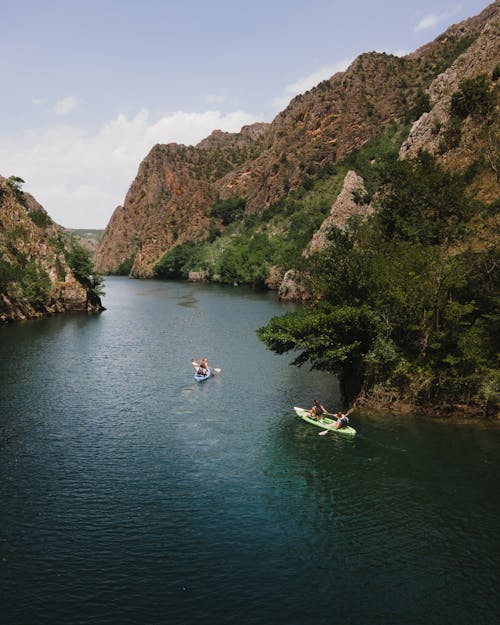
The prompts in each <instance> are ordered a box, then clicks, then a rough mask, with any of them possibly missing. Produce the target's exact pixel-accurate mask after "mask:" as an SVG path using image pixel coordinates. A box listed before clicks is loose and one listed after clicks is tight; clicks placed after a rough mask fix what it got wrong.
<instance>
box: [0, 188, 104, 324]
mask: <svg viewBox="0 0 500 625" xmlns="http://www.w3.org/2000/svg"><path fill="white" fill-rule="evenodd" d="M22 182H23V181H22V180H21V179H20V178H16V177H10V178H8V179H6V178H3V177H1V176H0V322H6V321H15V320H21V319H32V318H36V317H42V316H46V315H51V314H54V313H59V312H70V311H89V312H97V311H100V310H103V308H102V305H101V303H100V299H99V297H98V296H96V297H93V298H92V297H91V298H89V290H88V289H87V288H86V287H85V286H84V285H83V284H82V283H81V282H80V281H79V280H77V279H76V277H75V274H74V272H73V271H72V270H71V269H70V267H69V265H68V261H67V254H66V253H65V252H67V251H68V249H67V235H66V233H65V231H64V229H63V228H61V227H60V226H58V225H57V224H55V223H54V222H53V221H52V220H51V218H50V217H49V215H48V214H47V213H46V211H45V210H44V208H43V207H42V206H41V205H40V204H39V203H38V202H37V201H36V200H35V199H34V198H33V197H32V196H31V195H30V194H28V193H25V192H23V191H22V190H21V184H22Z"/></svg>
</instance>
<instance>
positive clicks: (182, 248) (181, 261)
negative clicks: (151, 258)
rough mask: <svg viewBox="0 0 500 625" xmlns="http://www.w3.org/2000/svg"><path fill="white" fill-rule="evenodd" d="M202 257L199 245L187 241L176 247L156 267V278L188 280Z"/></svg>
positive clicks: (154, 270) (154, 271)
mask: <svg viewBox="0 0 500 625" xmlns="http://www.w3.org/2000/svg"><path fill="white" fill-rule="evenodd" d="M199 257H200V249H199V244H197V243H195V242H194V241H186V242H185V243H181V244H180V245H176V246H175V247H173V248H172V249H171V250H169V251H168V252H167V253H166V254H164V255H163V257H162V258H161V260H160V261H159V262H158V263H157V264H156V265H155V267H154V269H153V274H154V276H155V277H156V278H165V279H167V278H183V279H185V278H187V277H188V275H189V272H190V271H191V270H193V269H194V268H195V266H196V262H197V260H198V259H199Z"/></svg>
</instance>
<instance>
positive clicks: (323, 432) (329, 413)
mask: <svg viewBox="0 0 500 625" xmlns="http://www.w3.org/2000/svg"><path fill="white" fill-rule="evenodd" d="M353 410H354V408H349V410H348V411H347V412H346V413H345V415H344V416H345V417H347V416H348V415H350V414H351V412H352V411H353ZM326 414H328V415H330V416H331V417H335V418H336V419H337V420H338V417H337V416H336V415H334V414H332V413H331V412H327V413H326ZM332 429H333V428H328V429H327V430H323V431H322V432H320V433H319V434H318V436H324V435H325V434H328V432H330V430H332Z"/></svg>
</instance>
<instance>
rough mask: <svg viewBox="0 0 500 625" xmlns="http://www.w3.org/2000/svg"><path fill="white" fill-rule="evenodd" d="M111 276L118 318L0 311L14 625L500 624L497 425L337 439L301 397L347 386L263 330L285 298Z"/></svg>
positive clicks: (7, 583)
mask: <svg viewBox="0 0 500 625" xmlns="http://www.w3.org/2000/svg"><path fill="white" fill-rule="evenodd" d="M106 292H107V294H108V295H107V297H106V302H105V305H106V307H107V309H108V310H107V311H106V312H105V313H104V314H102V315H100V316H92V317H87V316H84V315H81V316H78V315H77V316H71V317H58V318H54V319H47V320H43V321H40V322H34V323H28V324H19V325H15V326H9V327H2V328H0V344H1V346H2V354H3V355H4V357H3V358H2V359H1V361H0V488H1V492H0V497H1V502H2V505H1V506H0V528H1V529H0V567H1V569H0V572H1V579H2V581H1V582H0V589H1V598H2V604H1V605H2V623H6V624H7V625H13V624H16V625H17V624H20V623H23V624H24V623H36V624H37V625H40V624H44V623H47V624H49V623H50V624H51V625H58V624H59V623H60V624H64V625H67V624H68V623H71V624H75V623H89V624H90V623H92V624H93V625H94V624H96V623H97V624H103V625H106V624H116V625H122V624H126V623H141V624H142V623H163V622H168V623H169V624H181V623H182V624H183V625H185V624H191V623H193V624H194V623H199V622H204V623H214V624H217V625H219V624H225V623H227V624H229V623H235V622H237V623H242V624H247V623H249V624H250V623H259V624H262V623H273V624H275V623H278V624H281V623H283V624H287V625H289V624H295V623H297V624H302V623H307V624H309V623H314V624H315V625H316V624H322V623H325V624H329V625H330V624H331V623H337V622H338V623H342V624H345V623H351V624H353V625H354V624H360V623H370V624H377V623H384V624H385V623H388V624H391V623H393V624H398V625H399V624H401V623H405V624H406V623H422V624H423V623H425V624H435V625H440V624H441V623H452V622H453V623H454V624H458V625H460V624H464V625H465V624H469V623H479V624H484V625H486V624H487V625H490V624H491V623H493V622H494V618H495V615H496V614H498V611H499V607H500V605H499V591H498V588H499V584H498V582H499V579H498V570H497V566H496V565H497V562H496V560H497V555H498V552H499V549H498V548H499V539H498V532H497V521H498V514H499V512H500V510H499V507H500V506H499V503H498V497H497V477H496V476H497V475H498V468H499V458H498V443H499V437H500V434H499V430H498V428H496V427H493V426H491V425H489V426H484V425H481V426H480V427H477V428H475V427H471V426H470V424H460V423H455V422H450V421H445V420H432V421H429V420H425V419H418V418H414V419H411V418H408V417H405V418H395V417H382V416H380V415H377V416H376V417H375V416H374V415H370V414H363V415H355V416H354V418H353V425H354V426H355V427H356V429H357V430H358V436H357V437H356V438H354V439H346V438H343V437H341V436H335V435H333V434H332V435H328V436H318V430H317V428H316V427H313V426H309V425H308V424H306V423H304V422H303V421H301V420H299V419H297V418H296V417H295V415H294V412H293V406H294V405H305V406H307V405H309V404H310V403H311V402H312V399H313V398H314V397H319V398H321V400H322V402H323V403H324V404H325V405H327V406H328V407H329V408H330V409H332V410H333V409H337V408H340V407H341V402H340V398H339V395H338V387H337V384H336V383H335V380H333V379H331V378H330V377H329V376H328V375H326V374H321V373H318V372H310V371H308V370H307V368H302V369H297V368H294V367H290V366H289V364H288V362H289V361H291V360H292V357H290V358H287V357H286V356H285V357H278V356H276V355H274V354H272V353H270V352H268V351H266V350H265V348H264V346H263V345H262V344H261V343H260V342H259V341H258V340H257V337H256V335H255V330H256V328H258V327H259V326H260V325H262V324H264V323H265V322H266V321H267V320H268V319H269V318H270V317H271V316H274V315H276V314H279V313H280V312H281V311H282V310H284V307H283V306H282V305H281V304H279V303H278V302H277V301H276V299H275V298H274V297H273V295H271V294H258V295H256V294H253V293H251V292H249V291H247V290H245V289H242V288H238V289H234V288H219V287H214V286H206V285H192V284H183V283H161V282H138V281H133V280H128V279H119V278H113V279H108V280H107V284H106ZM205 354H206V355H207V356H208V357H209V358H210V360H211V361H213V363H214V365H215V366H220V367H221V369H222V372H221V374H220V375H218V376H216V377H215V378H213V379H210V380H208V381H207V382H205V383H203V384H198V383H196V382H195V381H194V379H193V368H192V365H191V363H190V359H191V357H198V356H199V355H205Z"/></svg>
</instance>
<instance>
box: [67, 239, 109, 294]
mask: <svg viewBox="0 0 500 625" xmlns="http://www.w3.org/2000/svg"><path fill="white" fill-rule="evenodd" d="M65 256H66V262H67V263H68V266H69V268H70V269H71V271H72V273H73V275H74V276H75V278H76V279H77V280H78V282H79V283H80V284H81V285H82V286H83V287H85V289H86V290H87V298H88V299H89V300H91V301H92V300H94V299H98V298H99V297H100V296H101V295H103V294H104V292H103V289H102V286H103V282H104V280H103V277H102V276H101V275H100V274H98V273H95V272H94V269H93V263H92V255H91V253H90V252H89V251H88V250H86V249H85V248H84V247H83V246H82V245H80V244H79V243H76V242H73V244H72V246H71V249H70V250H69V251H67V252H66V254H65Z"/></svg>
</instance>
